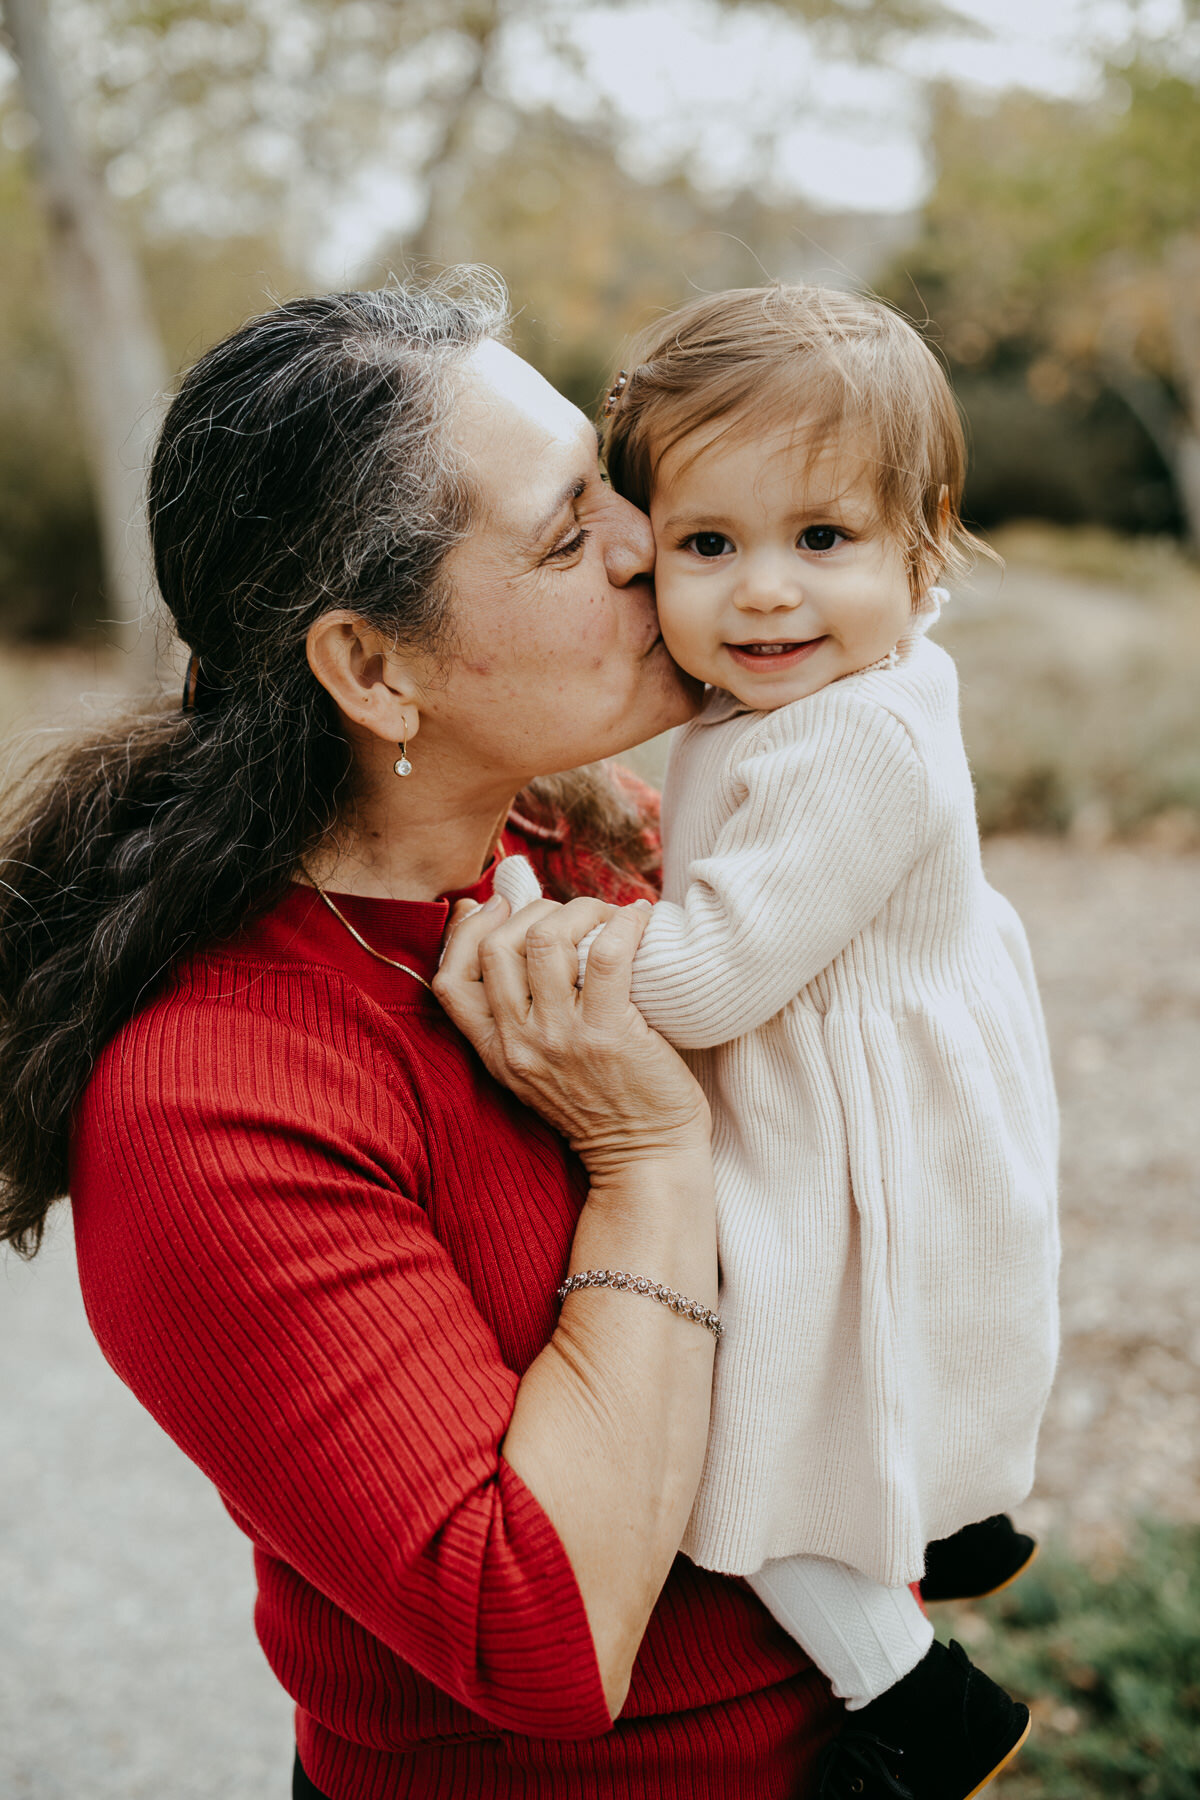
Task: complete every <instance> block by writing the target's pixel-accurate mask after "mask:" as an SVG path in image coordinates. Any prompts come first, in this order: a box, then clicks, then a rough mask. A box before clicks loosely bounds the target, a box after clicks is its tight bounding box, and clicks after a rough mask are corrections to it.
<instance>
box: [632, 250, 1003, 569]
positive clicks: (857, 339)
mask: <svg viewBox="0 0 1200 1800" xmlns="http://www.w3.org/2000/svg"><path fill="white" fill-rule="evenodd" d="M627 367H628V369H629V374H628V377H627V378H626V380H625V382H624V383H623V384H621V383H620V382H618V384H617V386H616V387H614V389H613V393H612V394H611V395H610V397H609V407H610V410H606V415H605V417H604V419H603V420H602V421H601V445H602V449H603V454H604V458H605V461H606V463H607V466H608V473H609V479H610V480H611V481H612V484H613V486H614V487H615V488H616V490H617V492H618V493H620V494H623V495H624V496H625V498H626V499H628V500H632V501H633V502H634V504H635V505H636V506H640V507H641V508H642V509H643V511H646V510H648V509H649V504H650V493H651V489H652V487H653V484H654V476H655V471H656V469H657V468H658V465H659V464H660V462H661V461H662V459H663V457H664V456H665V455H666V454H667V453H668V452H669V451H670V450H672V449H673V448H674V447H675V446H676V445H678V444H680V443H682V442H683V440H684V439H685V438H688V437H690V436H691V435H692V433H693V432H696V431H699V430H701V429H703V428H705V427H707V426H709V425H712V424H715V423H717V422H718V421H720V420H728V430H729V431H730V432H743V431H745V430H746V429H747V428H749V429H751V430H753V431H755V432H757V431H769V430H772V429H774V428H775V427H777V426H778V425H780V424H782V423H785V422H786V421H787V420H789V419H791V420H794V421H795V423H796V426H797V428H798V431H799V432H800V433H801V434H802V436H803V439H804V440H805V441H806V443H807V445H808V455H809V457H810V459H812V458H815V457H816V456H817V455H819V454H820V452H821V450H822V449H823V448H824V447H825V446H826V445H827V444H829V443H830V442H832V441H836V440H837V439H838V438H839V437H840V436H841V435H842V434H843V433H846V434H847V435H848V436H849V437H850V438H851V439H852V440H853V442H854V445H855V448H859V447H861V449H862V451H863V454H864V455H865V456H866V458H867V461H868V465H869V466H870V467H871V468H872V470H873V473H874V476H875V483H876V493H877V497H878V502H879V512H880V523H881V525H882V527H883V529H884V530H886V531H888V532H889V533H891V534H892V535H894V536H895V537H896V538H897V539H898V540H899V541H900V542H901V543H902V544H903V546H904V550H905V555H906V558H907V561H908V568H909V578H910V581H911V583H912V589H913V596H914V599H916V598H917V596H919V595H920V594H921V593H923V592H924V590H925V588H926V587H928V585H929V583H930V582H931V581H933V580H935V579H936V578H937V577H938V576H939V575H940V574H942V573H943V572H945V571H946V570H951V571H954V572H958V571H960V570H961V569H962V568H963V567H964V566H965V565H966V562H967V556H966V554H964V553H965V552H967V551H971V550H978V551H982V552H983V553H984V554H985V555H990V554H991V552H990V551H989V550H988V548H987V546H986V545H983V544H981V543H980V542H979V540H978V539H977V538H976V537H975V536H974V535H973V534H972V533H971V532H970V531H968V530H967V529H966V527H965V526H964V525H963V522H962V517H961V513H960V508H961V504H962V490H963V480H964V477H965V474H966V445H965V443H964V441H963V430H962V424H961V422H960V420H959V416H958V408H957V406H956V404H955V400H954V395H953V394H952V392H951V390H950V384H949V382H948V380H947V379H946V375H945V372H944V370H943V369H942V366H941V364H940V363H939V362H938V360H937V358H936V357H935V356H934V354H933V352H932V351H931V350H930V349H929V347H928V345H927V344H925V343H924V342H923V340H922V339H921V337H920V336H919V335H918V333H917V332H916V331H914V330H913V328H912V326H911V325H909V324H908V323H907V321H906V320H904V319H902V318H901V317H900V315H899V314H898V313H896V312H893V311H892V310H891V308H890V307H887V306H884V305H883V304H882V303H881V302H880V301H877V300H872V299H869V298H867V297H866V296H864V295H861V294H848V293H842V292H840V291H839V290H837V289H835V288H820V287H802V286H796V285H789V284H786V283H777V284H775V285H774V286H772V287H759V288H734V289H731V290H730V291H729V292H727V293H721V294H711V295H707V296H705V297H704V298H703V299H700V300H695V301H693V302H692V303H691V305H689V306H684V307H680V308H679V309H678V310H677V311H676V312H673V313H668V314H667V316H666V317H665V318H663V319H660V320H658V322H657V323H656V324H655V325H653V326H650V327H648V328H647V329H646V330H645V331H643V332H642V333H641V334H640V335H639V336H638V337H637V338H635V339H634V341H633V344H632V345H631V347H630V351H629V354H628V358H627Z"/></svg>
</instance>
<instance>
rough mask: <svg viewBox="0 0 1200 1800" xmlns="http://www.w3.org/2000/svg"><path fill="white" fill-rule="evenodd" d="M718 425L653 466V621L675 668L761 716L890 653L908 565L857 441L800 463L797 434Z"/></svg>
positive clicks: (907, 600)
mask: <svg viewBox="0 0 1200 1800" xmlns="http://www.w3.org/2000/svg"><path fill="white" fill-rule="evenodd" d="M725 423H726V421H721V422H720V423H719V424H718V425H716V426H714V427H711V428H708V427H706V428H705V430H704V432H703V433H696V434H694V435H693V436H692V437H690V438H686V439H685V440H684V441H683V442H682V443H681V444H677V445H675V446H674V448H673V449H672V450H670V451H669V452H668V453H667V455H666V456H665V457H664V458H663V459H662V462H661V463H660V465H659V467H658V470H657V473H656V477H655V487H654V493H653V495H652V497H651V502H650V520H651V523H652V524H653V526H654V536H655V539H656V542H657V545H658V559H657V563H656V565H655V577H654V579H655V587H656V590H657V595H658V616H659V622H660V624H661V627H662V634H663V637H664V639H665V640H666V644H667V648H668V649H669V650H670V652H671V655H672V656H673V657H674V658H675V660H676V662H677V663H679V665H680V666H681V667H682V668H684V669H686V670H687V671H688V672H689V674H692V675H696V676H698V677H699V678H700V679H701V680H702V681H707V682H711V683H712V684H713V685H714V686H715V687H721V688H726V689H727V690H728V691H729V692H730V693H732V694H736V695H737V697H738V699H739V700H741V701H742V702H743V703H744V704H745V705H746V706H749V707H751V708H753V709H754V710H755V711H756V712H770V711H772V710H773V709H774V708H775V707H777V706H784V705H786V704H787V702H788V701H789V700H801V699H803V698H804V697H805V695H807V694H815V693H816V692H817V690H818V688H823V687H826V686H827V685H828V684H829V683H830V682H831V681H837V680H838V679H839V677H841V676H843V675H850V674H853V673H854V671H855V670H856V669H863V668H866V666H867V665H868V663H873V662H877V661H878V660H879V658H880V657H883V656H886V655H887V653H888V651H889V650H891V649H892V647H893V646H894V644H895V643H896V640H897V639H898V638H899V637H900V635H901V633H902V632H903V631H904V629H905V626H906V625H907V623H908V621H909V619H910V617H911V614H912V594H911V590H910V587H909V575H908V568H907V564H906V560H905V557H904V553H903V550H902V549H901V547H900V545H899V544H898V543H897V542H896V539H895V538H894V537H893V536H892V535H890V534H888V533H886V532H884V531H883V530H882V529H881V527H880V525H879V522H878V510H879V509H878V503H877V500H876V495H875V487H874V483H873V480H872V477H871V472H870V468H869V466H867V465H866V464H864V462H863V461H862V459H861V457H860V456H858V455H857V454H856V453H855V446H854V443H853V441H846V442H843V443H840V444H839V443H837V442H835V443H832V444H831V445H830V446H829V447H828V448H827V449H825V450H823V451H822V452H821V454H820V455H819V456H817V457H816V458H814V459H813V460H812V461H811V463H808V466H807V467H806V457H807V452H806V446H805V445H804V442H803V438H802V433H801V432H799V431H797V430H796V429H794V428H791V427H788V428H785V429H782V430H778V431H768V432H764V433H763V434H762V435H761V436H753V435H751V433H750V432H749V431H747V430H745V429H743V428H742V427H741V426H740V425H739V427H738V428H737V430H736V431H734V432H733V433H730V434H728V435H727V436H725V437H718V435H717V434H718V433H719V432H720V431H721V429H722V427H723V425H724V424H725ZM714 439H716V441H713V440H714Z"/></svg>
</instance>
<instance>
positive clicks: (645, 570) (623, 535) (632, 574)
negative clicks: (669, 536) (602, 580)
mask: <svg viewBox="0 0 1200 1800" xmlns="http://www.w3.org/2000/svg"><path fill="white" fill-rule="evenodd" d="M608 509H609V510H608V514H607V517H606V518H605V519H604V521H603V526H602V529H603V531H604V566H605V568H606V569H607V570H608V579H609V580H610V581H611V582H612V584H613V586H614V587H628V586H629V584H630V582H632V581H637V580H639V579H641V578H643V577H645V576H648V575H652V574H653V573H654V533H653V532H652V531H651V529H650V521H649V519H648V518H647V517H646V515H645V513H644V512H642V511H641V509H640V508H639V507H636V506H634V505H633V504H632V503H631V502H630V501H628V500H623V499H622V498H621V496H620V494H614V493H611V492H610V493H609V496H608Z"/></svg>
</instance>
